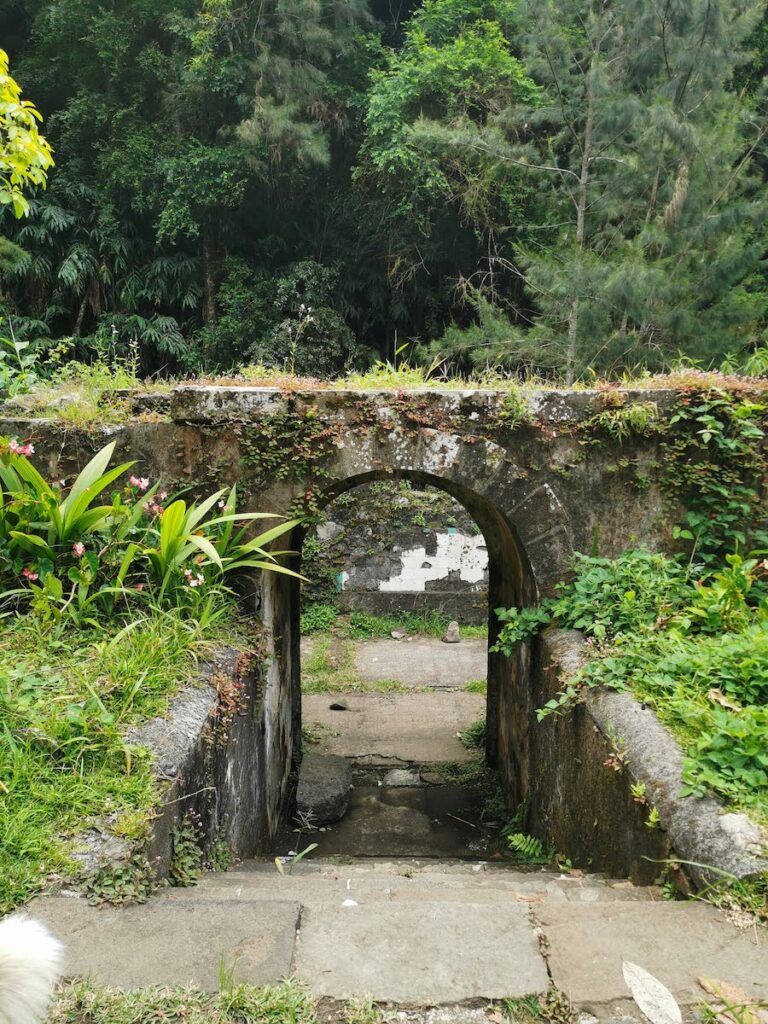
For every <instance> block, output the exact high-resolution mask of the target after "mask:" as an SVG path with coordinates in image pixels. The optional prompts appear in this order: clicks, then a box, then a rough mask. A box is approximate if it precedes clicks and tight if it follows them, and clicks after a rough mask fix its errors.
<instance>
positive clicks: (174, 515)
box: [0, 439, 298, 625]
mask: <svg viewBox="0 0 768 1024" xmlns="http://www.w3.org/2000/svg"><path fill="white" fill-rule="evenodd" d="M114 449H115V443H114V442H112V443H111V444H109V445H107V446H106V447H105V448H103V449H102V450H101V451H100V452H98V453H97V454H96V455H95V456H94V457H93V458H92V459H91V461H90V462H89V463H88V465H87V466H86V467H85V468H84V469H83V470H82V472H81V473H80V474H79V475H78V476H77V477H76V479H75V481H74V482H73V484H72V486H71V487H70V488H69V489H68V490H67V489H66V487H65V485H64V482H63V481H59V482H58V483H57V484H54V485H52V484H49V483H47V482H46V481H45V479H44V478H43V477H42V476H41V475H40V473H39V472H38V471H37V469H35V467H34V466H33V465H32V463H31V462H30V461H29V459H28V455H30V454H32V453H33V452H34V447H33V446H32V445H31V444H29V443H27V444H20V443H19V442H18V440H16V439H14V440H11V441H4V440H3V439H0V588H2V590H3V591H4V594H3V595H2V597H3V599H4V600H5V601H9V600H14V601H15V602H16V603H17V604H18V603H19V602H21V603H29V606H30V608H31V609H32V611H33V612H34V613H35V614H36V615H38V616H39V617H41V618H42V619H45V620H49V619H59V618H61V616H62V615H65V614H66V615H68V616H70V617H71V618H74V619H75V620H76V621H77V622H78V623H79V624H81V625H82V624H85V623H90V624H96V621H97V617H98V615H99V614H107V615H110V614H114V613H115V611H116V607H117V604H118V603H121V604H123V605H127V602H128V601H129V600H131V599H141V600H149V601H150V602H151V603H152V604H154V605H155V606H157V607H160V608H171V607H191V608H192V610H193V611H195V612H196V613H197V612H198V611H199V609H200V608H201V607H202V605H203V603H206V602H207V604H206V607H207V608H208V609H209V611H210V608H211V607H212V605H211V601H213V603H215V601H216V599H217V598H221V597H222V596H223V594H224V592H225V589H226V588H224V586H223V578H224V575H225V574H226V573H229V572H231V571H233V570H236V569H268V570H272V571H275V572H282V573H288V574H289V575H294V576H295V575H297V574H296V573H294V572H293V571H292V570H290V569H287V568H286V567H285V566H283V565H280V563H279V562H278V561H277V557H278V555H279V554H283V552H272V551H270V550H269V545H270V544H271V543H272V542H273V541H274V540H276V539H277V538H278V537H280V536H281V535H282V534H284V533H287V532H288V531H290V530H292V529H293V528H294V526H296V525H297V523H298V520H296V519H293V520H281V521H280V522H279V523H278V524H277V525H275V526H272V527H271V528H270V529H268V530H267V531H265V532H264V533H262V534H260V535H258V536H256V537H249V536H248V535H247V530H248V525H249V524H250V523H251V522H252V521H253V520H257V519H263V518H267V519H281V517H279V516H272V515H269V514H267V513H260V512H245V513H238V512H237V509H236V506H237V492H236V489H235V488H234V487H233V488H232V489H231V490H230V491H229V493H227V492H226V491H225V490H224V489H221V490H218V491H216V492H215V493H214V494H212V495H210V496H209V497H208V498H206V499H204V500H203V501H200V502H192V503H191V504H188V503H187V502H186V501H184V500H183V499H181V498H176V499H175V500H172V501H171V502H170V504H167V505H166V504H165V503H166V499H167V497H168V495H167V494H166V492H165V491H160V490H159V489H158V485H157V484H155V485H154V486H150V480H149V479H148V478H147V477H138V476H134V475H132V476H130V477H129V479H128V482H127V484H126V485H125V486H124V487H123V489H122V490H116V491H114V492H113V493H112V495H111V498H112V501H111V504H109V505H107V504H99V503H97V501H98V499H99V498H100V496H102V495H103V494H104V492H105V490H106V489H107V488H108V487H109V486H110V485H111V484H113V483H115V482H116V481H117V479H118V477H119V476H121V475H122V474H124V473H126V472H127V471H128V470H129V469H131V468H132V466H133V463H132V462H124V463H121V464H120V465H117V466H115V467H113V468H111V469H110V468H109V463H110V461H111V458H112V455H113V453H114ZM67 584H69V586H68V585H67Z"/></svg>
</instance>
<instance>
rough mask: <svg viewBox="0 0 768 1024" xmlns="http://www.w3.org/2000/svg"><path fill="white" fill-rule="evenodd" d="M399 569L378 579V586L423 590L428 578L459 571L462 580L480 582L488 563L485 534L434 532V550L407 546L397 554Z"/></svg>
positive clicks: (388, 588) (469, 582)
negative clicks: (430, 551)
mask: <svg viewBox="0 0 768 1024" xmlns="http://www.w3.org/2000/svg"><path fill="white" fill-rule="evenodd" d="M401 561H402V569H401V571H400V572H399V573H397V574H396V575H394V576H391V577H390V578H389V579H388V580H381V581H380V582H379V590H387V591H401V590H403V591H409V592H413V591H424V590H426V589H427V582H428V581H429V580H443V579H446V578H447V577H448V576H449V575H450V574H451V573H456V572H457V573H459V578H460V579H461V581H462V582H463V583H468V584H470V585H471V584H481V583H482V582H483V580H484V578H485V573H486V569H487V567H488V552H487V550H486V547H485V538H484V537H482V536H479V535H478V536H467V535H466V534H462V533H439V534H437V551H436V552H435V554H434V555H428V554H427V550H426V548H424V547H418V548H410V549H409V550H407V551H403V552H402V555H401Z"/></svg>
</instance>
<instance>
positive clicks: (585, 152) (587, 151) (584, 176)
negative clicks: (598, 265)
mask: <svg viewBox="0 0 768 1024" xmlns="http://www.w3.org/2000/svg"><path fill="white" fill-rule="evenodd" d="M595 63H596V60H595V56H594V54H593V56H592V61H591V62H590V67H589V71H588V72H587V95H586V101H587V118H586V121H585V123H584V136H583V140H582V147H581V173H580V174H579V188H578V191H577V193H576V262H577V265H578V264H579V263H580V262H581V255H582V253H583V251H584V240H585V237H586V223H587V191H588V186H589V170H590V164H591V162H592V133H593V130H594V126H595V87H594V81H593V76H594V71H595ZM578 330H579V296H578V295H574V297H573V300H572V302H571V309H570V312H569V313H568V346H567V348H566V353H565V380H566V383H567V384H573V380H574V376H575V366H576V341H577V337H578Z"/></svg>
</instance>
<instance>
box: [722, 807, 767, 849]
mask: <svg viewBox="0 0 768 1024" xmlns="http://www.w3.org/2000/svg"><path fill="white" fill-rule="evenodd" d="M720 828H722V830H723V831H724V832H725V833H726V834H727V835H728V836H730V838H731V839H732V840H733V842H734V845H736V846H737V847H738V848H739V849H740V850H747V851H749V852H755V853H758V852H760V846H761V839H762V834H761V832H760V829H759V828H758V827H757V825H756V824H755V823H754V822H753V821H751V820H750V819H749V818H748V817H747V816H746V814H734V813H733V812H731V813H728V814H721V815H720Z"/></svg>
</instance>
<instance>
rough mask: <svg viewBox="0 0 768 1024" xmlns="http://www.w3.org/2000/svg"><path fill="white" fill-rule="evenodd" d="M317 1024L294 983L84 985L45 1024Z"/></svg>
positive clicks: (58, 1003)
mask: <svg viewBox="0 0 768 1024" xmlns="http://www.w3.org/2000/svg"><path fill="white" fill-rule="evenodd" d="M150 1020H152V1021H155V1020H156V1021H161V1020H162V1021H169V1022H170V1021H184V1024H245V1022H247V1024H317V1016H316V1012H315V1001H314V1000H313V999H312V997H311V996H310V995H309V993H308V992H307V991H306V989H304V988H303V987H302V986H301V985H300V984H299V983H298V982H295V981H290V980H289V981H284V982H282V983H281V984H280V985H276V986H274V987H264V988H256V987H254V986H252V985H238V984H234V983H231V984H227V985H224V986H222V988H221V991H219V992H215V993H210V992H201V991H200V990H199V989H196V988H183V987H181V986H179V987H176V988H145V989H138V990H135V991H127V992H123V991H120V990H118V989H104V988H99V987H98V986H96V985H94V984H93V983H92V982H88V981H84V982H79V983H77V984H74V985H71V986H70V987H69V988H67V989H66V990H65V991H64V992H63V993H62V995H61V996H60V998H59V999H58V1000H57V1001H56V1003H55V1005H54V1008H53V1010H52V1012H51V1015H50V1018H49V1024H136V1022H137V1021H150Z"/></svg>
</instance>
